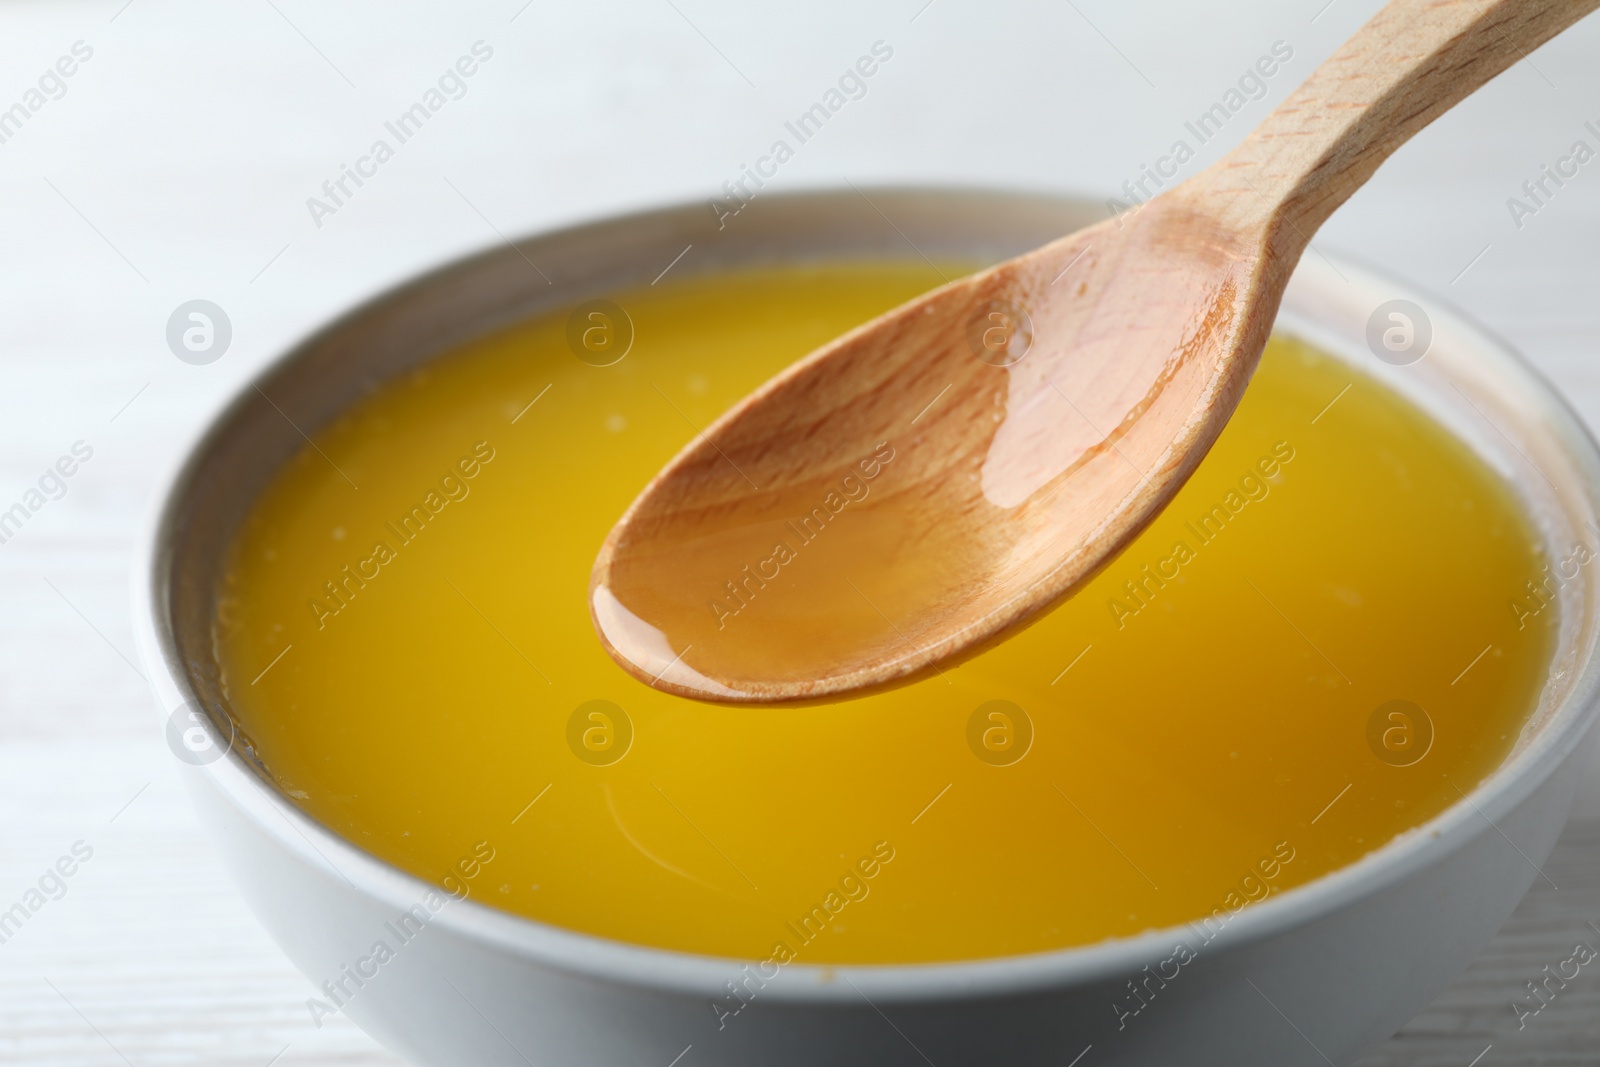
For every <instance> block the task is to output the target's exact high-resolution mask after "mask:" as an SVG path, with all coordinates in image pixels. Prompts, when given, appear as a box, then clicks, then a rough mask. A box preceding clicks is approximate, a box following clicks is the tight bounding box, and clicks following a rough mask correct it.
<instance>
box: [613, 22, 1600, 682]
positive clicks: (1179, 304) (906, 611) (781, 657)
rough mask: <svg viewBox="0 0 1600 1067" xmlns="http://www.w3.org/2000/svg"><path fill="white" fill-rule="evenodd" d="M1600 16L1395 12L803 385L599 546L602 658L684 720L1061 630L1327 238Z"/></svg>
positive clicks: (786, 378) (1176, 467)
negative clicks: (1508, 79) (1140, 198)
mask: <svg viewBox="0 0 1600 1067" xmlns="http://www.w3.org/2000/svg"><path fill="white" fill-rule="evenodd" d="M1596 6H1600V0H1433V2H1424V0H1395V2H1394V3H1391V4H1389V5H1388V6H1387V7H1385V8H1384V9H1383V10H1382V11H1380V12H1379V13H1378V14H1377V15H1376V16H1375V17H1374V18H1373V19H1372V20H1371V21H1370V22H1368V23H1367V24H1366V25H1365V26H1363V27H1362V28H1361V30H1360V31H1359V32H1358V33H1357V34H1356V35H1355V36H1354V37H1352V38H1351V39H1350V40H1349V41H1348V42H1346V43H1345V44H1344V46H1343V47H1341V48H1340V49H1339V50H1338V51H1337V52H1336V53H1335V54H1334V55H1333V56H1332V57H1331V58H1330V59H1329V60H1328V61H1327V62H1326V63H1324V64H1323V65H1322V66H1321V67H1319V68H1318V69H1317V70H1316V71H1315V72H1314V73H1313V74H1312V75H1311V77H1310V78H1309V79H1308V80H1307V81H1306V83H1305V84H1304V85H1302V86H1301V87H1300V88H1299V89H1297V90H1296V91H1295V92H1294V94H1293V95H1291V96H1290V97H1289V98H1288V99H1287V100H1286V101H1284V103H1283V104H1282V105H1280V106H1279V107H1278V108H1277V109H1276V110H1275V111H1273V112H1272V114H1270V115H1269V116H1268V117H1267V119H1266V121H1264V122H1263V123H1262V124H1261V125H1260V126H1259V127H1257V128H1256V130H1255V131H1254V132H1252V133H1251V134H1250V136H1249V137H1247V138H1246V139H1245V141H1244V142H1243V143H1242V144H1241V145H1239V146H1238V147H1237V148H1236V149H1234V150H1233V151H1232V152H1231V153H1229V154H1228V155H1227V156H1226V157H1225V158H1223V159H1222V160H1221V161H1219V162H1218V163H1216V164H1215V165H1214V166H1212V167H1210V168H1208V169H1207V170H1205V171H1203V172H1201V173H1200V174H1198V175H1197V176H1195V177H1194V178H1193V179H1191V180H1189V181H1187V182H1185V183H1183V184H1182V185H1180V186H1177V187H1175V188H1174V189H1172V190H1171V191H1169V192H1166V193H1164V194H1162V195H1161V196H1158V197H1156V198H1155V199H1153V200H1151V201H1149V202H1148V203H1146V204H1144V205H1143V206H1142V207H1140V208H1139V209H1138V210H1136V211H1132V212H1128V213H1125V214H1123V215H1121V216H1119V217H1117V218H1114V219H1110V220H1108V221H1106V222H1103V223H1101V224H1099V225H1096V226H1091V227H1089V228H1088V229H1085V230H1081V231H1079V232H1078V233H1075V234H1073V235H1071V236H1070V237H1066V238H1063V239H1061V240H1059V241H1056V242H1054V243H1052V244H1049V245H1046V246H1045V247H1043V248H1041V249H1038V250H1037V251H1034V252H1030V253H1028V254H1026V255H1023V256H1019V257H1017V258H1016V259H1012V260H1009V261H1007V262H1005V263H1002V264H1000V265H999V266H996V267H993V268H991V269H989V270H986V271H983V272H982V273H980V274H975V275H973V276H972V277H969V278H965V279H962V280H960V281H956V282H953V283H951V284H949V285H946V286H944V287H943V288H941V289H938V290H935V291H934V292H931V293H929V294H927V295H926V296H923V297H920V298H918V299H916V300H913V301H911V302H910V303H908V304H906V305H904V306H902V307H900V308H897V309H895V310H894V311H891V312H889V313H888V314H886V315H883V316H881V317H880V318H878V319H876V320H874V321H872V322H869V323H867V324H866V325H864V326H862V327H860V328H858V329H856V330H854V331H852V332H850V333H848V334H846V335H845V336H843V337H841V338H839V339H838V340H836V341H834V342H832V343H831V344H828V345H826V346H824V347H823V348H821V349H819V350H817V351H816V352H813V353H812V354H811V355H810V356H808V357H806V358H805V359H803V360H801V361H800V362H799V363H796V364H794V365H793V366H791V367H790V368H789V369H787V370H786V371H784V372H783V373H782V374H779V375H778V376H777V377H775V378H773V379H772V380H771V381H769V382H767V383H766V384H765V385H763V386H762V387H761V388H759V389H758V390H756V391H755V392H754V393H752V394H751V395H750V396H748V397H747V398H745V399H744V400H743V401H741V402H740V403H739V404H738V405H736V406H735V407H734V408H733V409H732V410H730V411H729V412H728V413H727V414H725V415H724V416H723V417H722V418H721V419H719V420H718V421H717V422H716V423H715V424H713V425H712V426H711V427H710V428H709V429H708V430H706V431H705V433H703V434H701V435H700V436H698V437H697V438H696V439H695V440H694V441H692V442H691V443H690V444H689V445H688V446H687V447H686V448H684V450H683V451H682V452H680V453H679V454H678V456H677V457H676V458H674V459H673V460H672V462H670V463H669V464H667V466H666V467H665V469H663V470H662V471H661V473H660V474H658V475H657V476H656V478H655V479H654V480H653V481H651V482H650V484H649V485H648V486H646V487H645V489H644V491H643V493H641V494H640V496H639V497H638V499H637V500H635V501H634V503H633V505H632V506H631V507H630V508H629V509H628V511H627V513H626V514H624V515H623V516H622V519H621V520H620V521H619V522H618V523H617V525H616V527H615V528H614V529H613V530H612V531H611V534H610V536H609V537H608V538H607V539H606V541H605V544H604V545H603V546H602V548H601V550H600V554H599V558H598V559H597V560H596V561H595V566H594V572H593V575H592V577H591V581H590V609H591V613H592V615H593V618H594V623H595V628H596V630H597V631H598V632H599V635H600V639H601V641H602V642H603V643H604V645H605V647H606V649H607V651H609V652H610V653H611V655H612V656H613V657H614V658H615V659H616V660H617V662H618V663H620V664H621V665H622V666H623V667H624V668H626V669H627V670H628V671H629V672H630V673H632V674H633V675H635V676H636V677H638V678H640V679H642V680H644V681H646V682H648V683H649V684H650V685H653V686H655V687H657V688H659V689H664V690H668V691H671V692H675V693H679V694H682V695H685V696H690V697H696V698H700V699H706V700H718V701H734V702H738V701H795V700H808V699H817V698H823V697H829V696H834V695H837V694H840V693H845V692H847V691H849V690H854V689H861V688H865V687H877V686H883V685H888V684H893V683H896V682H899V681H903V680H906V679H908V678H910V677H914V676H918V675H920V674H923V673H926V672H930V671H939V670H940V663H941V661H944V660H947V659H949V658H951V657H957V656H961V655H963V654H968V653H970V652H972V651H974V650H976V649H978V648H981V647H983V646H984V645H985V644H986V643H988V642H992V641H993V640H995V639H997V638H998V637H1000V636H1002V635H1003V634H1004V633H1005V632H1006V631H1008V630H1009V629H1010V628H1012V627H1015V626H1018V625H1019V624H1021V623H1024V622H1026V621H1027V620H1028V619H1029V618H1031V617H1033V616H1035V615H1037V614H1038V613H1039V612H1041V611H1043V610H1044V609H1046V608H1048V607H1049V606H1050V605H1051V604H1053V603H1054V602H1055V601H1057V600H1058V599H1060V598H1061V597H1062V596H1064V595H1065V594H1067V593H1069V592H1070V591H1072V590H1073V588H1074V587H1075V586H1076V585H1078V584H1079V583H1081V582H1082V581H1084V580H1085V579H1086V578H1087V577H1089V576H1090V575H1092V574H1093V573H1094V572H1095V570H1096V569H1097V568H1098V567H1099V566H1100V565H1101V564H1103V563H1104V562H1106V561H1107V560H1108V559H1109V558H1110V557H1111V556H1112V555H1114V554H1115V553H1116V552H1118V551H1119V550H1120V549H1122V548H1123V547H1124V546H1125V545H1127V544H1128V543H1129V541H1130V540H1132V539H1133V538H1134V537H1135V536H1136V535H1137V534H1138V533H1139V532H1140V531H1141V530H1142V529H1144V527H1145V526H1146V525H1147V524H1148V523H1149V522H1150V521H1151V519H1153V518H1154V517H1155V515H1156V514H1157V513H1158V512H1160V510H1161V509H1162V508H1163V507H1164V506H1165V505H1166V503H1167V502H1168V501H1169V500H1170V499H1171V498H1172V496H1173V494H1174V493H1176V492H1177V491H1178V489H1179V488H1180V487H1181V486H1182V485H1183V483H1184V482H1185V480H1187V479H1188V477H1189V475H1190V474H1191V473H1192V472H1193V471H1194V469H1195V467H1196V465H1198V464H1199V462H1200V460H1201V458H1202V457H1203V456H1204V455H1205V454H1206V451H1207V450H1208V449H1209V448H1210V447H1211V444H1212V442H1213V441H1215V440H1216V438H1217V435H1218V433H1220V432H1221V430H1222V427H1223V425H1224V424H1225V423H1226V422H1227V421H1228V419H1229V417H1230V416H1231V415H1232V414H1233V410H1234V408H1235V406H1236V405H1237V404H1238V402H1239V398H1240V395H1241V394H1242V393H1243V392H1244V388H1245V385H1246V383H1247V382H1248V381H1249V380H1250V376H1251V374H1252V373H1253V371H1254V369H1255V366H1256V363H1257V361H1258V360H1259V358H1260V356H1261V350H1262V347H1263V346H1264V345H1265V343H1266V340H1267V335H1268V333H1269V331H1270V330H1271V327H1272V322H1273V317H1274V316H1275V314H1276V313H1277V309H1278V303H1279V300H1280V298H1281V296H1282V293H1283V288H1284V286H1285V284H1286V283H1287V282H1288V279H1289V274H1290V272H1291V271H1292V270H1293V269H1294V266H1295V263H1296V262H1297V261H1298V260H1299V258H1300V255H1301V253H1302V252H1303V251H1304V250H1305V248H1306V246H1307V244H1308V243H1309V241H1310V238H1311V235H1312V234H1314V233H1315V232H1316V231H1317V228H1318V227H1319V226H1321V224H1322V222H1323V221H1324V220H1325V219H1326V218H1327V217H1328V216H1329V215H1330V214H1331V213H1332V212H1333V210H1334V209H1335V208H1337V207H1338V206H1339V205H1340V204H1341V203H1343V202H1344V200H1345V199H1346V198H1347V197H1349V196H1350V194H1351V193H1353V192H1355V190H1356V189H1357V188H1359V187H1360V186H1361V185H1362V183H1364V182H1365V181H1366V180H1367V179H1368V178H1369V177H1370V176H1371V175H1372V173H1373V172H1374V171H1375V170H1377V168H1378V166H1379V164H1381V163H1382V162H1383V161H1384V159H1386V158H1387V157H1388V156H1389V154H1390V153H1391V152H1393V151H1394V150H1395V149H1396V148H1398V147H1399V146H1400V145H1401V144H1403V143H1405V141H1406V140H1408V139H1409V138H1410V137H1411V136H1412V135H1414V134H1415V133H1416V132H1417V131H1418V130H1421V129H1422V128H1423V127H1424V126H1426V125H1427V124H1428V123H1429V122H1431V121H1433V119H1435V118H1437V117H1438V116H1439V115H1440V114H1442V113H1443V112H1444V111H1445V110H1446V109H1448V108H1450V107H1451V106H1453V105H1454V104H1455V103H1456V102H1458V101H1460V100H1461V99H1462V98H1464V97H1465V96H1467V94H1469V93H1471V92H1472V91H1473V90H1474V89H1476V88H1477V87H1478V86H1480V85H1482V84H1483V83H1485V82H1486V81H1488V80H1489V79H1490V78H1492V77H1494V76H1495V75H1496V74H1498V73H1500V72H1501V71H1502V70H1504V69H1506V68H1507V67H1508V66H1510V65H1511V64H1512V63H1514V62H1515V61H1516V60H1517V59H1519V58H1521V57H1522V56H1523V55H1524V54H1525V53H1526V52H1528V51H1530V50H1532V49H1533V48H1535V47H1537V46H1538V45H1540V44H1541V43H1543V42H1544V41H1546V40H1547V39H1549V38H1550V37H1552V36H1554V35H1555V34H1556V33H1558V32H1560V31H1561V30H1562V29H1564V28H1566V27H1567V26H1569V25H1570V24H1572V23H1573V22H1575V21H1576V20H1577V19H1579V18H1580V17H1582V16H1583V15H1585V14H1587V13H1588V12H1589V11H1591V10H1592V9H1593V8H1595V7H1596ZM707 328H708V329H710V328H714V324H712V323H708V324H707ZM1151 669H1153V670H1158V669H1160V665H1159V664H1151ZM941 673H942V672H941Z"/></svg>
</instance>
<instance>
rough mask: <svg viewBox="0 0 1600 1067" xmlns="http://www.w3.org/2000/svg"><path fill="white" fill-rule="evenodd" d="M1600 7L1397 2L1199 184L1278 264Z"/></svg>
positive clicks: (1565, 0)
mask: <svg viewBox="0 0 1600 1067" xmlns="http://www.w3.org/2000/svg"><path fill="white" fill-rule="evenodd" d="M1596 7H1600V0H1393V2H1392V3H1390V4H1388V5H1387V6H1386V7H1384V8H1383V10H1381V11H1379V12H1378V13H1377V14H1376V15H1374V16H1373V17H1372V19H1371V20H1370V21H1369V22H1368V23H1367V24H1366V25H1365V26H1362V27H1361V29H1360V30H1358V31H1357V32H1356V34H1355V36H1353V37H1351V38H1350V39H1349V40H1348V41H1346V42H1345V43H1344V44H1343V45H1342V46H1340V48H1339V50H1338V51H1336V52H1335V53H1334V54H1333V55H1332V56H1330V57H1329V58H1328V60H1327V61H1326V62H1324V63H1323V64H1322V65H1321V66H1320V67H1318V68H1317V69H1316V70H1315V71H1313V72H1312V74H1311V77H1309V78H1308V79H1306V81H1305V83H1304V84H1303V85H1301V86H1300V87H1299V88H1298V89H1296V90H1295V91H1294V92H1293V93H1292V94H1291V95H1290V96H1289V98H1288V99H1287V100H1285V101H1284V102H1283V103H1282V104H1280V105H1279V106H1278V107H1277V108H1276V109H1275V110H1274V111H1273V112H1272V114H1270V115H1268V116H1267V118H1266V120H1265V121H1263V122H1262V123H1261V125H1260V126H1258V127H1256V129H1255V130H1253V131H1252V132H1251V133H1250V135H1249V136H1248V137H1247V138H1245V140H1244V142H1243V143H1242V144H1240V145H1239V146H1238V147H1237V148H1235V149H1234V150H1233V151H1232V152H1230V153H1229V154H1228V155H1227V156H1225V157H1224V158H1223V159H1222V160H1220V161H1219V162H1218V163H1217V164H1216V165H1215V166H1213V167H1211V168H1210V169H1209V170H1208V171H1206V172H1205V175H1204V176H1203V177H1199V178H1198V182H1197V184H1199V185H1200V186H1201V190H1200V191H1203V193H1204V194H1205V195H1206V196H1208V197H1211V196H1217V195H1219V194H1220V195H1221V196H1222V197H1223V198H1224V200H1223V202H1225V203H1227V202H1231V203H1232V205H1234V206H1233V207H1231V208H1230V209H1229V213H1230V215H1233V214H1234V213H1237V214H1236V215H1235V217H1234V218H1233V219H1232V221H1235V222H1237V223H1242V224H1246V225H1248V224H1251V223H1254V224H1255V225H1257V226H1259V227H1261V229H1262V230H1263V231H1264V232H1265V234H1266V240H1267V248H1268V250H1269V251H1270V252H1271V253H1273V254H1275V256H1276V257H1277V258H1278V259H1279V262H1285V263H1289V264H1293V263H1294V262H1295V261H1296V260H1297V259H1298V258H1299V256H1300V253H1301V252H1302V251H1304V249H1305V246H1306V245H1307V244H1308V243H1309V242H1310V240H1311V235H1312V234H1313V233H1315V232H1316V230H1317V228H1318V227H1320V226H1321V225H1322V223H1323V222H1324V221H1325V220H1326V219H1327V217H1328V216H1329V215H1330V214H1332V213H1333V211H1334V209H1335V208H1337V207H1338V206H1339V205H1340V204H1342V203H1344V201H1345V200H1346V199H1348V198H1349V196H1350V194H1351V193H1353V192H1355V191H1356V190H1357V189H1359V188H1360V187H1361V185H1362V184H1363V183H1365V182H1366V180H1367V179H1368V178H1370V177H1371V176H1372V173H1373V172H1374V171H1375V170H1377V169H1378V166H1379V164H1381V163H1382V162H1383V161H1384V160H1385V159H1387V158H1388V157H1389V154H1390V153H1391V152H1393V151H1394V150H1395V149H1396V148H1399V147H1400V146H1401V145H1402V144H1404V143H1405V142H1406V141H1408V140H1409V139H1410V138H1411V137H1412V136H1413V135H1415V134H1416V133H1417V131H1419V130H1421V129H1422V128H1423V127H1424V126H1426V125H1427V124H1428V123H1430V122H1432V121H1433V120H1434V119H1436V118H1438V117H1439V116H1440V115H1441V114H1443V113H1444V112H1445V111H1447V110H1448V109H1449V108H1451V107H1453V106H1454V105H1455V104H1457V103H1458V102H1459V101H1461V100H1462V99H1464V98H1465V97H1466V96H1468V95H1469V94H1470V93H1472V92H1473V91H1474V90H1476V89H1477V88H1478V87H1479V86H1481V85H1483V84H1484V83H1485V82H1487V81H1488V80H1489V79H1490V78H1493V77H1494V76H1495V75H1496V74H1499V73H1500V72H1501V71H1503V70H1505V69H1506V68H1507V67H1509V66H1511V64H1513V63H1515V62H1516V61H1517V60H1519V59H1522V58H1524V57H1525V56H1526V55H1527V53H1528V52H1531V51H1532V50H1533V49H1535V48H1537V47H1538V46H1539V45H1541V44H1543V43H1544V42H1545V41H1547V40H1549V39H1550V38H1551V37H1554V36H1555V35H1556V34H1557V33H1560V32H1561V31H1562V30H1564V29H1566V28H1567V27H1568V26H1570V25H1572V24H1573V23H1574V22H1576V21H1578V19H1580V18H1582V17H1583V16H1584V15H1587V14H1588V13H1589V12H1590V11H1593V10H1594V9H1595V8H1596Z"/></svg>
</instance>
